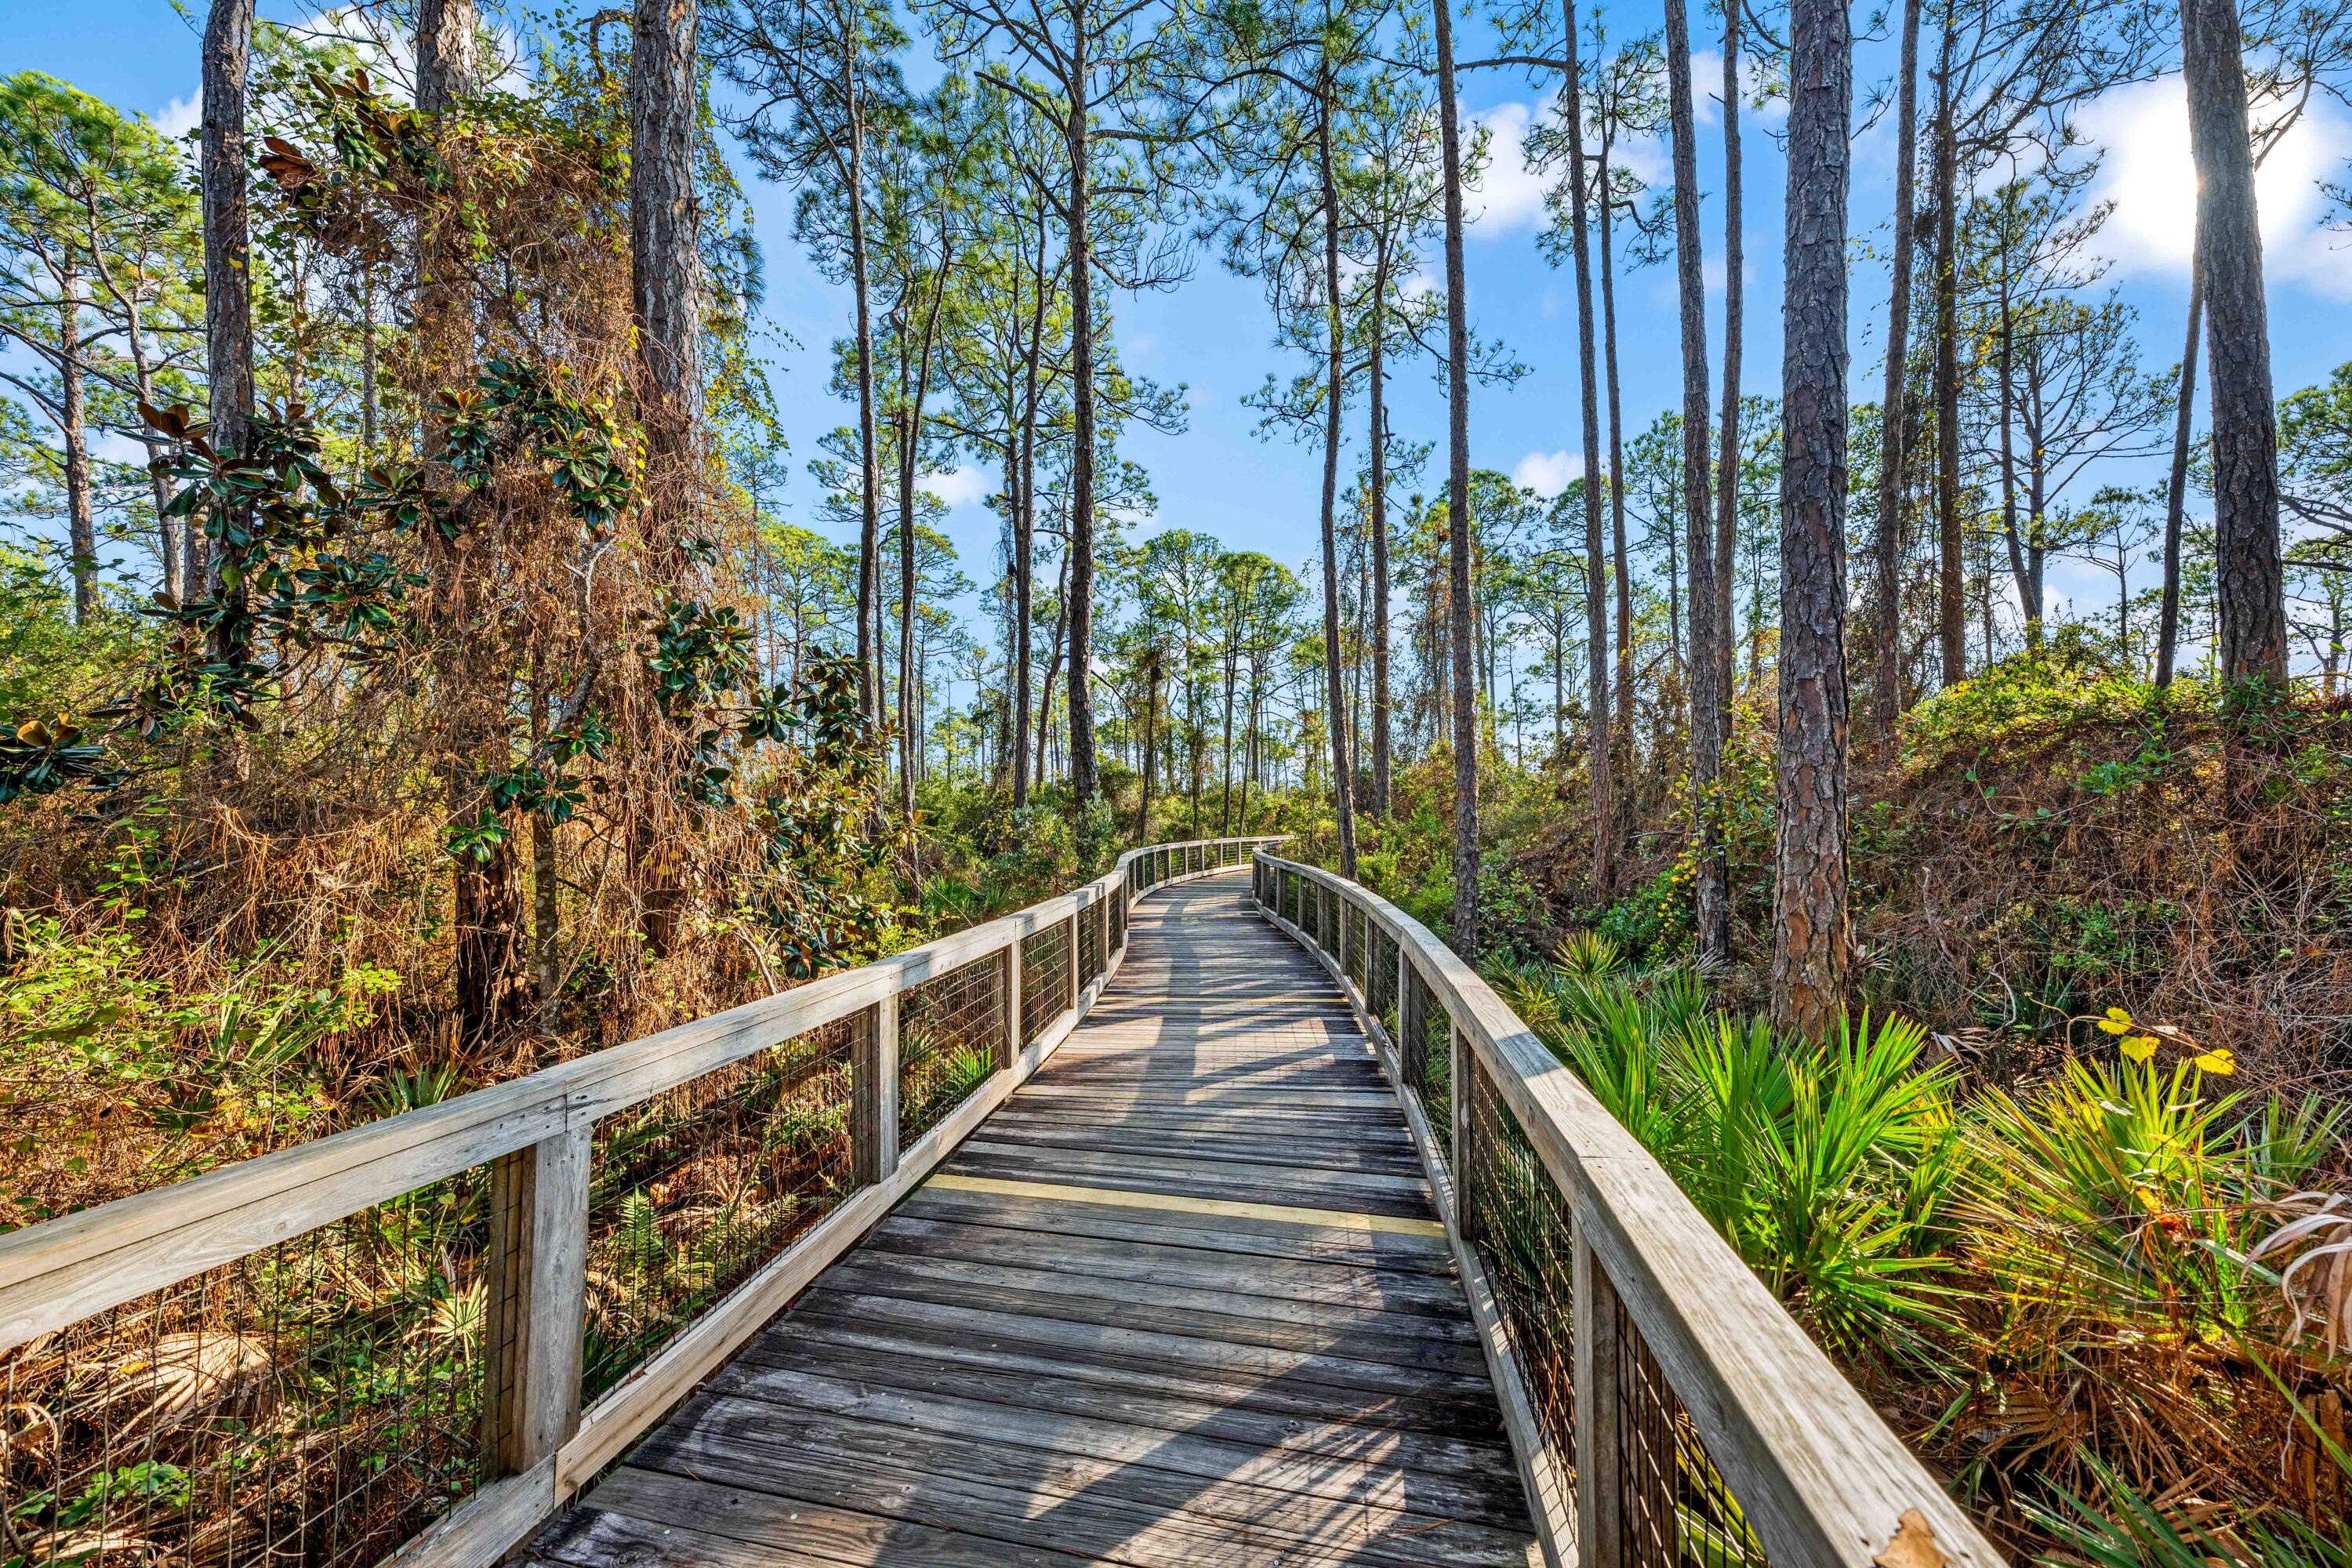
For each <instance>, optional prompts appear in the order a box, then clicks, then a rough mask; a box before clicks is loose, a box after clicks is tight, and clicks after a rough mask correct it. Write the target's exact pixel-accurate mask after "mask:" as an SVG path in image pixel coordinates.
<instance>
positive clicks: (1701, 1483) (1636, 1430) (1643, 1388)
mask: <svg viewBox="0 0 2352 1568" xmlns="http://www.w3.org/2000/svg"><path fill="white" fill-rule="evenodd" d="M1614 1310H1615V1312H1616V1316H1617V1334H1616V1339H1617V1448H1618V1455H1617V1466H1618V1475H1619V1477H1620V1478H1621V1479H1622V1485H1623V1487H1624V1501H1623V1505H1622V1508H1621V1509H1620V1510H1619V1515H1618V1519H1619V1525H1618V1529H1619V1548H1620V1551H1621V1552H1622V1561H1623V1562H1624V1563H1627V1564H1628V1565H1629V1568H1680V1565H1681V1564H1683V1563H1700V1564H1704V1565H1705V1568H1748V1565H1750V1564H1754V1565H1759V1568H1760V1565H1761V1564H1763V1563H1766V1562H1767V1561H1768V1558H1767V1557H1766V1555H1765V1552H1764V1543H1763V1542H1760V1541H1759V1540H1758V1539H1757V1538H1756V1532H1755V1531H1754V1530H1753V1529H1751V1528H1750V1527H1749V1525H1748V1521H1747V1518H1746V1516H1745V1515H1744V1514H1742V1513H1741V1512H1740V1509H1739V1504H1738V1502H1737V1501H1735V1500H1733V1498H1732V1496H1731V1489H1730V1488H1729V1487H1728V1486H1727V1485H1726V1484H1725V1483H1724V1479H1723V1475H1722V1472H1720V1471H1719V1470H1717V1468H1715V1461H1714V1460H1713V1459H1712V1458H1709V1457H1708V1456H1707V1452H1706V1445H1705V1444H1704V1443H1702V1442H1700V1441H1699V1436H1698V1431H1697V1429H1696V1427H1694V1426H1692V1425H1691V1418H1690V1414H1689V1412H1687V1411H1686V1410H1685V1409H1684V1408H1683V1402H1682V1400H1681V1398H1680V1396H1678V1395H1677V1394H1675V1391H1674V1387H1673V1385H1672V1384H1668V1383H1667V1381H1666V1375H1665V1373H1664V1369H1662V1368H1661V1367H1660V1366H1659V1365H1658V1363H1657V1360H1656V1358H1654V1356H1652V1355H1651V1353H1650V1347H1649V1345H1648V1344H1647V1343H1646V1342H1643V1338H1642V1331H1641V1328H1640V1326H1639V1325H1638V1324H1636V1323H1635V1322H1634V1321H1633V1314H1631V1313H1630V1312H1628V1311H1626V1310H1625V1306H1624V1303H1623V1301H1622V1300H1618V1301H1617V1303H1616V1305H1615V1308H1614Z"/></svg>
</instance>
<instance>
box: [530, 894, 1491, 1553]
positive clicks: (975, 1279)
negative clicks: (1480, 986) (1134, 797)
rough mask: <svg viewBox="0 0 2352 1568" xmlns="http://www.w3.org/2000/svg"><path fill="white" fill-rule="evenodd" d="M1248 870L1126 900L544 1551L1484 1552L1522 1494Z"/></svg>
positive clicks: (1392, 1134)
mask: <svg viewBox="0 0 2352 1568" xmlns="http://www.w3.org/2000/svg"><path fill="white" fill-rule="evenodd" d="M1248 899H1249V892H1248V884H1247V881H1246V879H1244V878H1243V877H1241V876H1239V875H1234V876H1226V877H1220V878H1217V879H1213V880H1208V881H1202V882H1194V883H1189V884H1186V885H1183V886H1181V887H1177V888H1173V889H1166V890H1164V891H1162V892H1160V893H1158V894H1156V895H1154V896H1153V897H1152V898H1150V900H1147V901H1146V902H1145V903H1143V904H1142V905H1140V906H1139V907H1138V909H1137V910H1136V912H1135V918H1134V922H1133V931H1132V943H1131V947H1130V951H1129V954H1128V957H1127V959H1126V961H1125V963H1123V964H1122V966H1121V968H1120V970H1119V973H1118V974H1117V975H1116V976H1115V977H1114V978H1113V980H1112V982H1111V984H1110V985H1109V987H1108V989H1107V991H1106V992H1105V994H1104V995H1103V997H1102V998H1101V1000H1100V1001H1099V1002H1098V1003H1097V1006H1096V1008H1095V1009H1094V1010H1093V1011H1092V1012H1091V1013H1090V1014H1089V1015H1088V1016H1087V1019H1086V1020H1085V1021H1084V1022H1083V1023H1082V1024H1081V1025H1080V1026H1079V1027H1078V1028H1077V1029H1076V1031H1075V1032H1074V1033H1073V1034H1072V1035H1071V1036H1070V1037H1069V1038H1068V1040H1066V1042H1065V1043H1064V1044H1063V1046H1062V1047H1061V1049H1060V1051H1059V1052H1058V1053H1057V1054H1056V1055H1055V1058H1054V1059H1053V1061H1052V1062H1051V1063H1049V1064H1048V1065H1047V1066H1046V1068H1045V1069H1044V1070H1043V1071H1042V1072H1041V1073H1039V1075H1038V1076H1037V1077H1036V1078H1035V1079H1034V1080H1033V1081H1032V1082H1031V1083H1030V1084H1028V1085H1026V1086H1024V1088H1023V1089H1021V1090H1020V1091H1019V1092H1018V1093H1017V1094H1015V1095H1014V1096H1013V1099H1012V1100H1009V1101H1008V1102H1007V1103H1006V1105H1005V1106H1004V1107H1003V1110H1000V1111H999V1112H998V1113H997V1115H996V1116H995V1117H994V1118H992V1120H991V1121H989V1122H988V1123H986V1124H984V1125H983V1126H982V1128H981V1129H980V1130H979V1131H977V1132H976V1133H975V1134H974V1135H973V1136H972V1138H971V1140H970V1141H969V1142H966V1144H965V1145H964V1146H963V1147H962V1148H961V1149H960V1150H959V1151H958V1152H957V1153H956V1154H955V1156H954V1157H953V1158H952V1159H951V1160H950V1161H949V1163H947V1164H946V1165H945V1166H944V1167H943V1168H942V1171H941V1173H940V1174H941V1176H942V1177H945V1178H946V1179H945V1180H938V1179H936V1178H935V1182H934V1184H931V1185H927V1186H926V1187H924V1188H922V1189H919V1191H918V1192H917V1193H916V1194H914V1195H913V1196H912V1197H911V1198H910V1199H909V1200H908V1202H907V1203H906V1204H905V1205H902V1206H901V1208H900V1209H899V1211H898V1214H897V1215H894V1216H893V1217H892V1218H891V1219H889V1220H887V1221H886V1222H885V1223H884V1224H883V1225H882V1226H879V1227H877V1231H876V1232H875V1234H874V1235H873V1236H871V1237H868V1238H867V1240H866V1242H865V1243H864V1244H862V1245H861V1246H860V1247H857V1248H856V1250H855V1251H853V1252H851V1253H850V1254H849V1255H848V1256H847V1257H846V1258H844V1259H843V1260H842V1261H841V1262H840V1263H839V1264H836V1265H835V1267H834V1268H832V1269H831V1270H829V1271H827V1273H826V1274H824V1276H823V1277H821V1278H820V1279H818V1281H817V1282H816V1284H815V1286H814V1287H813V1288H812V1289H810V1290H809V1291H808V1292H807V1293H806V1294H805V1295H804V1296H803V1298H802V1299H801V1300H800V1301H799V1302H797V1303H796V1304H795V1305H794V1307H793V1309H792V1310H790V1311H788V1312H786V1313H785V1314H783V1315H782V1317H780V1318H779V1319H778V1320H777V1321H775V1322H774V1323H772V1324H771V1325H770V1326H769V1328H768V1329H767V1330H766V1331H763V1332H762V1333H761V1335H760V1336H759V1337H758V1338H756V1339H755V1340H754V1341H753V1342H751V1344H750V1345H749V1346H747V1347H746V1348H745V1350H744V1351H743V1352H742V1353H741V1354H740V1355H739V1356H738V1357H737V1359H736V1360H735V1361H734V1362H733V1363H730V1365H729V1366H728V1367H727V1368H725V1369H724V1370H723V1371H721V1372H720V1373H718V1374H717V1375H716V1376H715V1377H714V1378H713V1379H712V1380H711V1381H710V1383H709V1384H707V1385H706V1386H705V1388H704V1390H703V1391H702V1392H701V1393H700V1394H697V1395H696V1396H695V1397H694V1399H692V1400H691V1401H690V1402H689V1403H688V1405H686V1406H685V1408H683V1409H682V1410H681V1411H680V1412H679V1413H678V1414H677V1415H676V1416H674V1417H673V1418H672V1419H671V1420H670V1421H668V1422H667V1424H665V1425H664V1426H661V1427H660V1428H658V1429H657V1430H656V1431H655V1432H654V1433H653V1434H652V1435H650V1436H648V1437H647V1438H646V1441H645V1442H644V1443H642V1444H641V1445H640V1446H639V1447H638V1448H637V1450H636V1451H635V1452H634V1453H633V1454H632V1455H631V1456H630V1457H629V1458H628V1459H627V1460H626V1461H625V1463H624V1464H623V1465H622V1466H621V1467H620V1468H617V1469H615V1470H614V1472H613V1473H612V1474H611V1475H610V1476H608V1477H607V1478H606V1479H604V1481H602V1482H601V1483H599V1485H598V1486H597V1487H596V1488H595V1489H593V1490H592V1491H590V1492H589V1493H588V1495H587V1496H586V1497H585V1498H583V1500H582V1501H581V1502H580V1503H579V1504H578V1505H577V1506H576V1507H574V1508H572V1510H569V1511H568V1512H567V1513H566V1514H564V1515H563V1516H562V1517H561V1518H560V1519H558V1520H557V1521H555V1522H554V1523H553V1524H551V1525H550V1526H549V1527H548V1528H547V1529H546V1530H545V1531H542V1532H541V1535H540V1536H539V1538H538V1539H537V1540H536V1541H535V1542H533V1543H532V1545H531V1547H530V1558H531V1560H532V1561H534V1562H536V1563H540V1564H542V1565H543V1568H617V1565H619V1564H624V1563H628V1564H635V1563H645V1562H650V1561H674V1562H678V1563H707V1564H710V1565H711V1568H769V1565H777V1568H782V1565H783V1564H792V1563H824V1564H841V1565H845V1568H849V1565H857V1564H870V1565H875V1568H886V1565H887V1568H911V1565H915V1564H937V1565H940V1568H961V1565H963V1564H979V1563H1007V1564H1018V1565H1030V1568H1061V1565H1062V1564H1066V1563H1124V1564H1128V1565H1129V1568H1180V1565H1183V1568H1190V1565H1192V1564H1209V1565H1213V1568H1259V1565H1265V1568H1272V1565H1274V1564H1302V1565H1309V1568H1323V1565H1326V1564H1331V1565H1336V1564H1341V1563H1363V1564H1372V1565H1377V1568H1416V1565H1431V1568H1488V1565H1490V1564H1508V1565H1510V1568H1526V1564H1527V1563H1528V1562H1529V1557H1528V1548H1529V1545H1530V1539H1531V1538H1530V1536H1529V1534H1528V1523H1527V1516H1526V1500H1525V1499H1524V1497H1523V1496H1522V1495H1521V1494H1520V1491H1519V1487H1518V1481H1517V1472H1516V1470H1515V1468H1514V1465H1513V1461H1512V1457H1511V1451H1510V1447H1509V1445H1508V1442H1507V1438H1506V1437H1505V1436H1504V1435H1503V1432H1502V1428H1501V1424H1500V1419H1499V1416H1498V1415H1497V1412H1496V1403H1495V1397H1494V1391H1493V1389H1492V1387H1491V1385H1490V1384H1488V1382H1487V1380H1486V1370H1485V1364H1484V1362H1483V1359H1482V1357H1481V1353H1480V1352H1479V1350H1478V1347H1477V1344H1476V1342H1475V1336H1474V1335H1473V1333H1472V1331H1471V1325H1470V1320H1469V1315H1468V1312H1467V1310H1466V1308H1465V1304H1464V1302H1463V1300H1462V1295H1461V1289H1460V1286H1459V1283H1458V1281H1457V1280H1456V1279H1455V1278H1454V1271H1453V1268H1452V1267H1451V1263H1450V1259H1449V1255H1448V1252H1447V1247H1446V1243H1445V1241H1444V1236H1443V1232H1442V1229H1441V1227H1439V1226H1437V1225H1436V1224H1435V1223H1434V1222H1435V1218H1436V1211H1435V1208H1434V1206H1433V1204H1432V1202H1431V1199H1430V1195H1429V1192H1428V1188H1427V1186H1426V1184H1425V1183H1424V1182H1423V1179H1422V1177H1421V1175H1420V1173H1419V1165H1418V1163H1417V1161H1416V1159H1415V1157H1414V1155H1413V1151H1412V1143H1411V1142H1410V1140H1409V1138H1408V1136H1407V1133H1406V1131H1405V1127H1404V1123H1403V1120H1402V1115H1401V1114H1400V1112H1399V1110H1398V1109H1397V1105H1396V1101H1395V1100H1394V1098H1393V1097H1392V1095H1391V1093H1390V1091H1389V1089H1388V1087H1387V1085H1386V1083H1385V1081H1384V1080H1383V1079H1382V1077H1381V1070H1380V1067H1379V1064H1378V1061H1377V1059H1376V1058H1374V1057H1373V1055H1372V1053H1371V1050H1370V1044H1369V1042H1368V1041H1366V1039H1365V1038H1364V1037H1363V1035H1362V1033H1361V1031H1360V1028H1359V1026H1358V1025H1357V1023H1356V1020H1355V1018H1354V1016H1352V1015H1351V1014H1350V1013H1349V1009H1348V1006H1347V1004H1346V1002H1345V1001H1344V999H1343V998H1342V996H1341V994H1339V991H1338V990H1337V988H1336V987H1334V986H1333V985H1332V984H1331V982H1330V979H1329V977H1328V975H1326V974H1325V973H1323V972H1322V971H1321V970H1320V969H1319V968H1318V967H1317V966H1316V965H1315V963H1313V962H1312V961H1311V960H1310V959H1308V958H1307V955H1306V954H1304V953H1303V952H1300V951H1299V950H1298V949H1297V947H1295V946H1294V945H1293V944H1292V943H1291V942H1288V941H1287V940H1286V939H1285V938H1283V937H1281V936H1280V935H1278V934H1277V933H1276V932H1275V931H1272V930H1271V929H1270V928H1269V927H1267V926H1266V925H1265V923H1264V922H1263V921H1260V920H1259V919H1258V918H1257V917H1256V916H1255V913H1254V912H1253V911H1252V910H1250V908H1249V907H1248Z"/></svg>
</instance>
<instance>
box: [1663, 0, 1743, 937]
mask: <svg viewBox="0 0 2352 1568" xmlns="http://www.w3.org/2000/svg"><path fill="white" fill-rule="evenodd" d="M1666 79H1667V119H1668V122H1669V131H1670V133H1671V136H1672V138H1673V142H1674V172H1675V175H1674V177H1675V279H1676V281H1677V283H1678V284H1679V286H1680V294H1681V300H1680V305H1681V317H1682V346H1683V516H1684V520H1685V527H1686V531H1687V539H1686V553H1687V554H1688V555H1689V557H1690V563H1689V567H1688V574H1687V582H1688V587H1689V594H1688V598H1689V603H1690V665H1689V668H1690V710H1691V726H1690V727H1691V784H1690V795H1691V815H1692V817H1693V819H1694V820H1693V823H1692V835H1691V836H1692V847H1693V850H1694V851H1695V854H1694V858H1695V859H1696V862H1697V868H1696V876H1694V877H1693V878H1692V882H1691V894H1692V898H1693V900H1694V902H1695V904H1696V921H1697V927H1698V933H1697V934H1698V950H1699V953H1700V955H1701V956H1702V957H1705V958H1711V959H1723V958H1727V957H1728V956H1729V955H1730V951H1731V908H1730V904H1729V901H1728V899H1727V889H1726V888H1725V885H1724V864H1723V847H1722V844H1721V842H1720V837H1719V835H1718V834H1717V832H1716V829H1715V825H1714V823H1713V821H1712V819H1711V817H1710V816H1709V813H1710V812H1711V810H1712V807H1713V797H1714V792H1715V784H1716V780H1717V777H1718V776H1719V775H1720V773H1721V772H1722V768H1723V742H1724V731H1723V711H1724V688H1723V680H1724V675H1723V671H1724V651H1723V646H1722V645H1723V643H1724V640H1725V636H1726V631H1727V628H1726V627H1725V626H1723V625H1722V624H1721V621H1720V618H1719V612H1718V598H1717V592H1716V584H1715V578H1716V564H1715V538H1714V534H1715V529H1714V526H1713V513H1714V508H1713V505H1712V502H1711V500H1710V496H1709V486H1708V471H1707V470H1708V468H1709V465H1710V461H1711V458H1712V454H1711V453H1709V451H1708V450H1707V439H1706V425H1707V395H1706V276H1705V270H1704V261H1703V259H1702V257H1701V253H1700V239H1699V225H1698V131H1697V127H1696V122H1695V118H1694V115H1693V112H1692V108H1691V68H1690V23H1689V19H1688V16H1687V15H1686V13H1685V4H1684V0H1666Z"/></svg>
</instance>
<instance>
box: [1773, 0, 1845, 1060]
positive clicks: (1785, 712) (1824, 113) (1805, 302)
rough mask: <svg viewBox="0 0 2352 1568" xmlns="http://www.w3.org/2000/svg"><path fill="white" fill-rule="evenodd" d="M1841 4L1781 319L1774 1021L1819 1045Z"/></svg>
mask: <svg viewBox="0 0 2352 1568" xmlns="http://www.w3.org/2000/svg"><path fill="white" fill-rule="evenodd" d="M1851 27H1852V24H1851V22H1850V21H1849V19H1848V17H1847V15H1846V6H1845V0H1794V4H1793V5H1791V6H1790V62H1789V63H1790V70H1789V196H1788V208H1787V210H1788V239H1787V246H1788V249H1787V258H1786V261H1785V263H1784V266H1783V271H1784V273H1785V275H1786V277H1787V279H1788V296H1787V303H1786V306H1785V307H1784V309H1783V311H1782V321H1783V323H1784V334H1785V346H1784V348H1783V350H1782V353H1781V373H1780V406H1781V442H1782V454H1781V467H1780V767H1779V789H1778V798H1779V803H1780V827H1779V842H1778V845H1777V853H1776V855H1775V875H1774V879H1773V880H1774V889H1775V895H1776V896H1775V900H1774V903H1773V921H1772V928H1773V939H1772V1016H1773V1019H1774V1021H1775V1022H1776V1023H1777V1024H1779V1025H1780V1026H1781V1027H1783V1028H1787V1029H1790V1030H1794V1031H1796V1032H1797V1033H1799V1034H1801V1035H1802V1036H1803V1037H1806V1038H1808V1039H1813V1040H1819V1039H1821V1038H1822V1037H1823V1035H1824V1033H1825V1032H1826V1031H1827V1030H1828V1029H1829V1028H1830V1027H1832V1026H1833V1025H1834V1023H1835V1021H1836V1019H1837V1016H1838V1015H1839V1014H1840V1012H1841V1011H1842V1010H1843V1007H1844V1005H1845V988H1846V951H1847V938H1846V862H1845V812H1846V778H1845V770H1846V756H1845V743H1846V676H1845V491H1846V446H1845V425H1846V402H1845V384H1846V359H1847V348H1846V260H1845V238H1846V188H1847V183H1848V180H1849V178H1850V176H1851V174H1852V153H1851V152H1850V150H1849V142H1848V141H1847V136H1848V127H1849V125H1850V123H1851V121H1852V116H1853V36H1852V31H1851Z"/></svg>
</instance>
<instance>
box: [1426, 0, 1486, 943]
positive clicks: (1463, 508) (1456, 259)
mask: <svg viewBox="0 0 2352 1568" xmlns="http://www.w3.org/2000/svg"><path fill="white" fill-rule="evenodd" d="M1453 3H1454V0H1435V3H1434V4H1433V5H1432V6H1431V10H1432V12H1433V15H1434V16H1435V18H1436V23H1437V27H1436V32H1437V114H1438V122H1439V124H1440V125H1441V126H1442V127H1443V128H1444V129H1443V132H1442V145H1443V147H1444V177H1445V406H1446V421H1445V424H1446V475H1445V492H1446V505H1445V513H1446V515H1445V524H1446V542H1447V555H1448V559H1447V564H1446V589H1447V593H1448V595H1449V596H1450V598H1449V603H1448V605H1447V606H1446V608H1447V612H1448V620H1449V622H1450V626H1449V632H1450V637H1449V639H1448V640H1449V641H1450V642H1451V644H1452V652H1453V656H1454V951H1455V952H1459V953H1461V954H1462V955H1463V956H1464V957H1465V958H1467V957H1471V956H1473V955H1475V953H1476V952H1477V951H1478V692H1477V678H1476V672H1475V668H1473V666H1474V657H1473V651H1472V648H1471V646H1470V645H1471V633H1472V623H1471V616H1470V529H1471V518H1470V317H1469V310H1470V305H1469V290H1468V287H1467V285H1466V283H1465V279H1464V276H1463V262H1462V132H1461V121H1460V111H1459V110H1458V109H1457V108H1456V107H1455V101H1454V18H1453V16H1452V15H1451V11H1452V7H1453Z"/></svg>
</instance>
